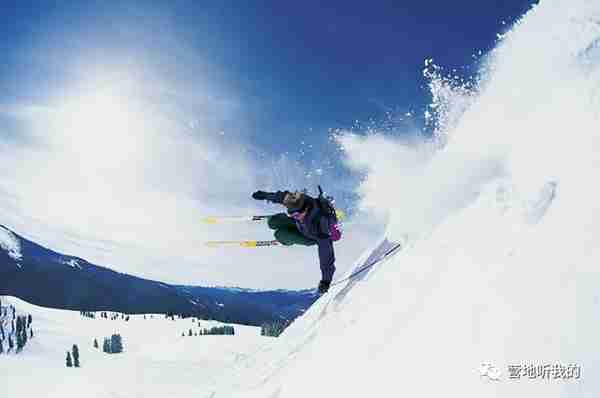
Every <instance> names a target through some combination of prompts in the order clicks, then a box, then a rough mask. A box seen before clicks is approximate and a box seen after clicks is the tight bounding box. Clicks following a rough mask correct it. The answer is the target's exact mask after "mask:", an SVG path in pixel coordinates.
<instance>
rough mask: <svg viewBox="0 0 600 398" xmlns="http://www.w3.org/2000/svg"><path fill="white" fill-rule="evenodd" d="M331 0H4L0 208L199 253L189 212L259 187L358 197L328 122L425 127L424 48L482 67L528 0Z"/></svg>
mask: <svg viewBox="0 0 600 398" xmlns="http://www.w3.org/2000/svg"><path fill="white" fill-rule="evenodd" d="M321 3H323V2H311V1H307V2H302V3H301V4H298V5H292V3H291V2H281V1H264V2H260V3H258V2H226V1H211V2H204V1H171V2H154V1H147V2H142V1H137V2H134V1H119V2H116V1H115V2H109V1H39V2H31V1H12V2H3V3H2V5H1V6H0V7H1V12H0V35H1V37H2V38H3V40H2V41H0V43H1V44H0V51H2V55H3V57H2V60H3V62H2V63H0V87H2V90H0V157H2V159H3V162H4V164H9V165H11V166H12V167H7V168H5V169H4V170H2V171H0V179H1V181H0V216H1V217H3V218H4V220H5V221H4V223H6V224H7V225H8V226H9V227H15V228H17V227H18V228H17V232H22V233H24V234H26V235H27V232H28V230H30V231H35V233H34V232H31V234H34V235H37V236H38V237H40V238H45V241H46V242H47V243H48V244H53V245H56V246H55V247H56V248H57V249H62V250H64V251H69V250H76V249H77V247H80V246H82V243H81V242H82V241H85V242H97V241H106V240H112V241H114V242H119V244H121V245H125V246H127V245H130V246H132V247H133V246H136V247H137V246H140V247H139V248H138V249H141V250H137V252H144V253H146V254H147V253H151V252H152V251H153V250H156V251H161V253H167V252H168V251H169V250H174V248H175V250H178V252H180V253H187V255H189V257H190V258H197V255H198V253H197V251H196V250H197V249H196V248H197V245H198V244H199V243H201V241H202V239H206V238H208V237H211V238H212V237H215V235H216V233H215V232H214V231H210V232H208V231H203V230H201V228H203V227H202V226H198V225H197V224H198V223H197V222H195V221H194V219H195V217H196V215H198V217H199V216H200V215H202V214H205V213H208V214H214V213H217V214H219V213H226V214H228V213H236V214H237V213H248V212H265V211H273V210H274V209H273V208H272V207H269V206H268V205H262V204H259V203H254V202H253V201H252V200H250V199H249V195H250V193H251V192H252V191H253V190H255V189H285V188H292V189H294V188H304V187H306V188H309V189H311V190H312V191H314V190H315V188H316V185H317V184H319V183H320V184H322V185H323V186H324V188H325V189H326V190H328V191H329V192H330V193H333V194H334V196H336V198H337V199H338V203H341V205H342V206H343V207H345V208H346V209H350V210H351V209H352V207H353V205H354V203H355V199H356V195H355V191H354V190H355V188H356V185H357V183H358V181H359V178H360V176H358V175H356V174H354V173H352V172H351V171H349V170H348V169H347V168H346V167H344V165H343V163H342V160H341V157H340V152H339V148H338V146H337V145H336V144H334V143H333V142H332V141H331V140H330V138H331V135H330V132H331V131H332V130H337V129H353V130H354V131H356V132H357V133H364V132H365V130H366V126H367V127H369V126H371V127H375V128H376V129H380V130H384V131H386V132H387V133H388V134H395V135H402V134H409V133H415V132H418V131H421V129H422V115H423V112H424V109H425V106H426V104H428V102H429V93H428V92H427V89H426V84H427V82H426V81H425V80H424V78H423V76H422V69H423V61H424V60H425V59H426V58H433V60H434V62H435V63H436V64H437V65H440V66H441V67H443V68H444V69H445V70H446V71H452V70H453V69H456V70H457V72H456V73H457V74H460V75H465V76H470V75H472V74H473V73H475V72H476V70H477V60H478V59H480V58H479V56H478V55H477V54H478V53H479V51H482V52H483V53H485V52H486V51H487V50H489V49H491V48H492V47H493V45H494V43H495V40H496V35H497V34H498V33H502V32H503V31H505V30H507V29H508V28H509V27H510V24H511V23H512V22H513V21H514V20H515V19H516V18H518V17H519V16H521V15H522V14H523V13H524V12H525V11H526V10H527V9H528V8H529V7H530V6H531V4H532V3H533V2H532V1H526V0H510V1H503V2H481V1H464V0H457V1H454V2H437V3H432V2H421V1H418V2H398V1H380V2H369V3H368V4H365V3H364V2H348V1H331V2H327V5H326V6H325V5H323V4H321ZM407 112H411V114H412V115H413V116H410V117H407V116H406V113H407ZM150 221H151V222H150ZM33 225H37V227H35V228H34V227H33ZM153 228H157V229H158V230H159V231H160V233H158V234H157V232H156V230H154V229H153ZM151 230H152V231H153V232H152V233H150V232H149V231H151ZM44 231H45V232H44ZM221 232H222V233H223V237H222V238H229V239H232V238H236V237H240V236H234V235H233V234H232V233H231V231H221ZM245 232H246V233H248V234H249V235H250V236H251V237H252V236H256V235H252V234H256V233H257V232H256V231H253V232H252V234H250V232H249V231H245ZM238 235H242V234H238ZM57 236H69V237H70V238H69V239H70V240H69V241H67V240H66V239H58V238H56V237H57ZM183 236H185V237H186V238H183ZM175 237H177V238H175ZM260 237H261V238H267V237H266V236H260ZM190 239H192V240H193V241H192V240H190ZM71 241H77V242H79V246H72V245H70V243H68V242H71ZM88 246H89V245H88ZM96 246H97V245H96ZM357 250H358V249H357ZM74 254H80V253H74ZM81 254H83V253H81ZM88 254H89V255H90V256H92V259H94V258H96V259H97V260H98V261H103V260H106V259H110V260H114V259H116V260H115V261H116V262H117V263H119V262H122V261H119V257H118V256H117V257H111V258H105V257H103V255H101V254H98V253H97V252H93V251H91V252H89V253H88ZM147 255H148V256H151V254H147ZM311 255H313V253H311ZM94 256H96V257H94ZM349 258H351V257H349ZM213 260H214V261H216V260H215V259H214V258H213ZM304 260H306V259H303V261H304ZM215 267H216V266H215ZM147 276H156V275H155V274H152V273H151V272H150V273H149V274H147ZM194 276H197V275H196V274H194ZM216 280H218V281H221V280H222V279H218V278H217V279H216ZM175 281H176V282H184V280H181V279H178V280H175ZM225 281H227V278H225ZM236 284H237V283H236ZM240 284H242V285H243V283H240ZM250 284H254V285H257V284H258V283H250ZM267 284H268V283H267Z"/></svg>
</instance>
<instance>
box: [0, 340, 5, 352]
mask: <svg viewBox="0 0 600 398" xmlns="http://www.w3.org/2000/svg"><path fill="white" fill-rule="evenodd" d="M3 353H4V343H3V342H2V340H0V354H3Z"/></svg>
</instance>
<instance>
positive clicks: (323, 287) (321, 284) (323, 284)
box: [319, 281, 331, 294]
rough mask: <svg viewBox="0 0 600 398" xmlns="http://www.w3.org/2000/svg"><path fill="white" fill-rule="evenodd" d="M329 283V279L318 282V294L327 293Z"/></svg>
mask: <svg viewBox="0 0 600 398" xmlns="http://www.w3.org/2000/svg"><path fill="white" fill-rule="evenodd" d="M329 285H331V281H321V282H319V294H324V293H327V291H328V290H329Z"/></svg>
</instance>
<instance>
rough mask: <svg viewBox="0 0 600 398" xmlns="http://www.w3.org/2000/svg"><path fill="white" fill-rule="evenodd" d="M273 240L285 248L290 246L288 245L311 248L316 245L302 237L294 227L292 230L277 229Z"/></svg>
mask: <svg viewBox="0 0 600 398" xmlns="http://www.w3.org/2000/svg"><path fill="white" fill-rule="evenodd" d="M275 239H277V241H278V242H279V243H281V244H283V245H285V246H290V245H303V246H312V245H315V244H316V243H317V242H315V241H314V240H311V239H308V238H307V237H305V236H304V235H302V234H301V233H300V231H298V229H296V227H295V226H294V228H293V229H292V228H280V229H278V230H277V231H275Z"/></svg>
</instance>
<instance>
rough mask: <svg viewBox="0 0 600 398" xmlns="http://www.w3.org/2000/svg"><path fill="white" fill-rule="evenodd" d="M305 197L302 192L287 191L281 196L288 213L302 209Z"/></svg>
mask: <svg viewBox="0 0 600 398" xmlns="http://www.w3.org/2000/svg"><path fill="white" fill-rule="evenodd" d="M305 203H306V197H305V196H304V193H303V192H300V191H296V192H288V193H287V194H286V195H285V197H284V198H283V205H284V206H285V207H286V208H287V211H288V213H289V214H292V213H295V212H299V211H302V209H303V208H304V204H305Z"/></svg>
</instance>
